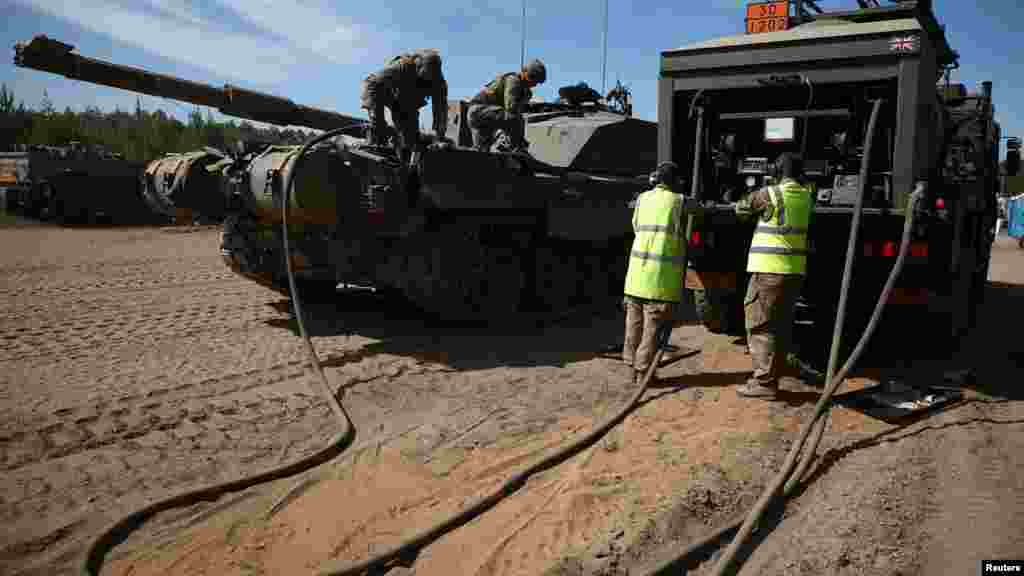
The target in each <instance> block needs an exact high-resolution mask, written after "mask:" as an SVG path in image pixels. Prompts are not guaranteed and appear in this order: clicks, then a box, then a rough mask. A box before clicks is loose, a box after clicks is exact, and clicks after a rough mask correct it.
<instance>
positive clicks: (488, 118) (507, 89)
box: [468, 59, 548, 151]
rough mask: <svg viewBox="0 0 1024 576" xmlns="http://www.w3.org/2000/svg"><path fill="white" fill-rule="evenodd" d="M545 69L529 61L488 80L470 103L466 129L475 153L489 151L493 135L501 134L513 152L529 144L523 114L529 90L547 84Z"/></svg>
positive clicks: (542, 64) (530, 95) (529, 93)
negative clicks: (520, 68)
mask: <svg viewBox="0 0 1024 576" xmlns="http://www.w3.org/2000/svg"><path fill="white" fill-rule="evenodd" d="M547 74H548V73H547V68H545V67H544V63H543V62H541V61H540V60H536V59H535V60H532V61H530V63H528V64H527V65H526V66H524V67H523V69H522V70H520V71H519V72H518V73H517V72H507V73H505V74H502V75H500V76H498V77H497V78H495V79H494V80H491V81H490V82H488V83H487V85H486V86H484V88H483V90H481V91H480V93H479V94H477V95H476V96H474V97H473V98H472V99H471V100H470V101H469V104H470V106H469V113H468V119H469V127H470V129H471V130H472V131H473V145H474V147H475V148H476V149H477V150H480V151H487V150H490V148H491V145H492V144H494V133H495V131H496V130H498V129H502V130H504V131H505V132H506V133H507V134H508V135H509V137H510V138H511V140H512V146H513V148H514V149H516V150H525V149H526V148H527V147H528V146H529V144H528V143H527V142H526V136H525V134H524V133H523V132H524V129H525V127H524V126H523V111H524V110H525V109H526V104H527V103H529V102H530V99H531V98H532V97H533V92H532V91H531V89H532V88H533V87H535V86H537V85H538V84H543V83H544V82H545V81H546V80H547Z"/></svg>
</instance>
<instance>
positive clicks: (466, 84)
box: [0, 0, 1024, 135]
mask: <svg viewBox="0 0 1024 576" xmlns="http://www.w3.org/2000/svg"><path fill="white" fill-rule="evenodd" d="M520 2H521V0H430V1H428V2H410V1H408V0H375V1H372V2H367V1H354V0H348V1H342V2H338V1H332V0H296V1H292V2H286V1H284V0H276V1H272V0H204V1H192V0H77V1H75V0H0V11H2V13H3V14H4V16H5V18H4V20H5V23H4V29H3V38H2V44H3V45H4V46H5V48H6V49H7V50H9V52H8V56H7V57H6V58H4V62H5V64H3V65H2V66H0V82H3V83H6V84H7V85H8V87H13V88H14V90H15V92H16V94H17V96H18V97H19V98H21V99H23V100H25V102H26V103H27V104H29V105H31V106H38V104H39V102H40V100H41V99H42V94H43V90H44V89H45V90H46V91H47V92H48V93H49V96H50V99H51V100H53V102H54V104H55V105H56V106H57V108H58V109H61V110H62V109H64V107H65V106H71V107H72V108H73V109H76V110H81V109H82V108H84V107H85V106H87V105H95V106H98V107H100V108H101V109H105V110H112V109H113V108H114V107H115V106H118V107H120V108H122V109H129V110H130V109H132V108H133V107H134V105H135V98H136V96H135V95H134V94H131V93H128V92H125V91H122V90H117V89H113V88H105V87H99V86H91V85H88V84H85V83H81V82H75V81H71V80H67V79H63V78H62V77H59V76H54V75H50V74H47V73H44V72H36V71H32V70H25V69H21V68H16V67H15V66H14V65H13V64H12V63H11V58H12V57H13V49H12V47H13V45H14V43H15V42H17V41H26V40H28V39H30V38H31V37H32V36H33V35H35V34H39V33H43V34H46V35H48V36H50V37H52V38H55V39H58V40H61V41H64V42H68V43H70V44H73V45H74V46H75V47H76V48H77V49H78V52H79V53H80V54H83V55H86V56H91V57H95V58H100V59H107V60H112V61H115V62H118V63H122V64H127V65H133V66H141V67H145V68H150V69H153V70H155V71H159V72H163V73H167V74H172V75H177V76H181V77H184V78H187V79H190V80H194V81H198V82H207V83H212V84H216V85H222V84H224V83H233V84H238V85H240V86H244V87H247V88H252V89H256V90H261V91H265V92H270V93H273V94H277V95H281V96H287V97H289V98H291V99H293V100H294V101H296V102H298V103H301V104H306V105H310V106H318V107H322V108H328V109H333V110H337V111H339V112H343V113H347V114H352V115H357V116H361V117H362V116H365V114H363V112H362V111H361V110H360V109H359V81H360V80H361V79H362V78H363V77H364V76H366V74H367V73H369V72H372V71H373V70H374V69H376V68H379V67H380V66H381V65H382V64H383V62H384V61H385V60H386V59H387V58H388V57H389V56H391V55H392V54H394V53H397V52H398V51H401V50H406V49H414V48H420V47H429V48H436V49H439V50H441V51H442V54H443V56H444V59H445V75H446V76H447V78H448V82H449V93H450V96H451V97H469V96H471V95H472V94H474V93H475V92H476V91H477V90H478V89H479V88H480V86H482V85H483V83H485V82H486V81H487V80H489V79H490V78H492V77H493V76H494V75H495V74H496V73H497V72H501V71H506V70H512V69H515V68H518V66H519V62H520V37H521V36H520V26H521V10H522V4H521V3H520ZM609 4H610V7H609V32H608V33H609V39H608V64H607V82H606V87H607V88H610V87H611V86H612V85H613V84H614V83H615V80H616V79H621V80H622V81H623V83H625V84H627V85H629V86H630V87H631V88H632V90H633V95H634V110H635V113H636V115H637V116H639V117H641V118H647V119H650V120H655V119H656V118H657V97H656V90H655V86H656V79H657V74H658V58H659V54H660V51H662V50H665V49H669V48H673V47H677V46H681V45H684V44H687V43H689V42H692V41H699V40H704V39H708V38H712V37H715V36H721V35H729V34H735V33H739V32H741V31H742V29H743V5H745V4H746V2H745V0H710V1H708V2H687V1H680V0H638V1H636V2H621V1H615V0H610V2H609ZM819 5H821V6H822V7H824V8H827V9H839V8H851V7H855V6H856V2H855V0H820V1H819ZM979 6H980V7H979ZM603 9H604V0H546V1H544V2H542V1H540V0H526V10H527V17H526V51H527V58H528V59H529V58H531V57H535V56H536V57H540V58H542V59H543V60H544V61H545V63H546V64H547V66H548V83H547V84H545V85H543V86H541V87H540V88H539V89H538V90H537V91H536V92H537V95H538V96H541V97H543V98H546V99H553V98H554V97H555V96H556V94H557V88H558V87H559V86H563V85H566V84H573V83H576V82H579V81H585V82H587V83H589V84H590V85H591V86H593V87H595V88H598V89H600V86H601V33H602V17H603ZM935 9H936V12H937V13H938V16H939V20H940V22H942V23H944V24H946V26H947V34H948V37H949V39H950V43H951V44H952V45H953V47H954V48H955V49H957V50H958V51H959V52H960V54H961V67H960V70H958V71H957V72H955V73H954V79H956V80H959V81H963V82H966V83H968V84H970V85H973V84H975V83H976V82H979V81H981V80H986V79H991V80H992V81H993V82H994V88H993V90H994V94H995V99H996V106H997V110H998V116H999V119H1000V121H1001V123H1002V125H1003V131H1004V134H1007V133H1009V134H1018V135H1024V112H1022V107H1024V80H1022V79H1021V77H1022V75H1021V72H1020V70H1021V69H1020V60H1019V59H1020V56H1019V54H1020V50H1021V48H1022V46H1021V44H1022V43H1021V41H1020V37H1021V29H1020V28H1021V26H1022V25H1024V2H1019V1H1017V0H986V1H984V2H979V3H978V4H972V3H967V2H962V1H954V0H935ZM1015 52H1016V54H1017V55H1016V56H1014V53H1015ZM1014 57H1015V58H1016V59H1017V60H1018V62H1017V65H1016V66H1012V65H1011V62H1012V58H1014ZM143 104H144V106H145V107H146V108H147V109H151V110H152V109H155V108H161V109H163V110H164V111H165V112H167V113H169V114H174V115H175V116H178V117H181V118H184V117H185V115H186V114H187V113H188V111H189V110H190V109H191V105H187V104H177V103H172V102H171V101H169V100H164V99H160V98H153V97H146V96H144V97H143ZM428 115H429V114H428V113H427V111H426V110H424V111H423V114H422V115H421V116H422V118H423V119H424V120H425V119H426V117H427V116H428ZM424 123H426V122H424Z"/></svg>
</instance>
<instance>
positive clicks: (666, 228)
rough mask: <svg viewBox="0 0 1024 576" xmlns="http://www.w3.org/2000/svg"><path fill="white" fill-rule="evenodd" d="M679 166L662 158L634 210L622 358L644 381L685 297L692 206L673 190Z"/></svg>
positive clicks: (625, 290) (676, 183)
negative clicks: (687, 216)
mask: <svg viewBox="0 0 1024 576" xmlns="http://www.w3.org/2000/svg"><path fill="white" fill-rule="evenodd" d="M678 173H679V167H678V166H677V165H676V163H675V162H662V163H661V164H659V165H658V169H657V171H656V172H655V174H654V181H655V186H654V188H653V189H651V190H648V191H647V192H644V193H642V194H640V195H639V196H638V197H637V199H636V207H635V208H634V209H633V234H634V236H633V247H632V250H631V251H630V253H629V267H628V268H627V269H626V285H625V288H624V289H623V292H624V298H623V304H624V306H625V308H626V334H625V338H624V341H623V345H622V360H623V361H624V362H625V363H626V364H629V365H630V366H632V367H633V380H634V382H635V383H639V382H640V380H641V379H642V378H643V375H644V373H645V372H647V369H648V368H649V367H650V365H651V362H652V361H653V360H654V355H655V352H656V351H657V350H656V349H657V347H658V344H659V342H658V335H659V334H660V333H661V332H662V331H664V330H669V329H671V326H672V324H671V322H672V310H673V309H674V307H675V306H677V305H678V304H679V302H680V300H681V299H682V294H683V264H684V262H685V259H686V238H685V236H686V229H685V226H684V220H683V213H684V211H685V210H686V209H693V208H695V206H694V205H693V204H692V203H686V202H685V199H684V197H683V196H682V195H681V194H678V193H676V192H675V191H674V190H673V189H674V188H676V187H677V186H678V185H679V179H678V176H677V175H678Z"/></svg>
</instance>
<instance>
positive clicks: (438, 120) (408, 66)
mask: <svg viewBox="0 0 1024 576" xmlns="http://www.w3.org/2000/svg"><path fill="white" fill-rule="evenodd" d="M427 98H430V107H431V109H432V111H433V113H434V126H433V127H434V134H436V135H437V137H438V139H439V140H440V141H442V142H448V141H449V140H448V139H447V138H446V137H445V133H446V131H447V129H448V83H447V82H446V81H445V79H444V74H443V73H442V71H441V55H440V54H438V53H437V51H435V50H417V51H415V52H411V53H406V54H401V55H399V56H395V57H394V58H392V59H391V60H390V61H389V62H388V65H387V66H385V67H384V68H383V69H381V70H379V71H377V72H374V73H372V74H370V75H369V76H367V77H366V79H365V80H364V81H363V91H362V96H361V100H362V107H363V108H365V109H366V110H367V112H368V113H369V116H370V134H369V138H368V140H369V143H370V144H371V145H374V146H383V145H384V133H385V128H384V126H385V121H384V108H385V107H387V108H388V109H389V110H391V120H392V122H393V123H394V125H395V128H396V132H397V133H398V142H397V144H398V148H399V149H400V154H401V156H402V158H403V160H404V161H405V162H408V160H409V157H410V156H411V154H412V151H413V150H415V149H418V148H419V146H420V128H419V111H420V108H422V107H423V106H425V105H426V103H427Z"/></svg>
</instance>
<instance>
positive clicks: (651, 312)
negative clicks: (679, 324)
mask: <svg viewBox="0 0 1024 576" xmlns="http://www.w3.org/2000/svg"><path fill="white" fill-rule="evenodd" d="M623 304H624V305H625V307H626V335H625V338H624V339H623V342H622V361H623V362H625V363H626V364H629V365H630V366H632V367H633V369H634V370H639V371H640V372H646V371H647V368H648V367H649V366H650V365H651V362H652V361H653V360H654V354H655V352H657V350H658V330H659V328H664V327H665V326H666V325H667V324H668V323H669V322H670V321H671V320H672V307H673V306H674V304H673V303H672V302H659V301H656V300H644V299H642V298H634V297H632V296H626V297H625V298H623Z"/></svg>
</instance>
